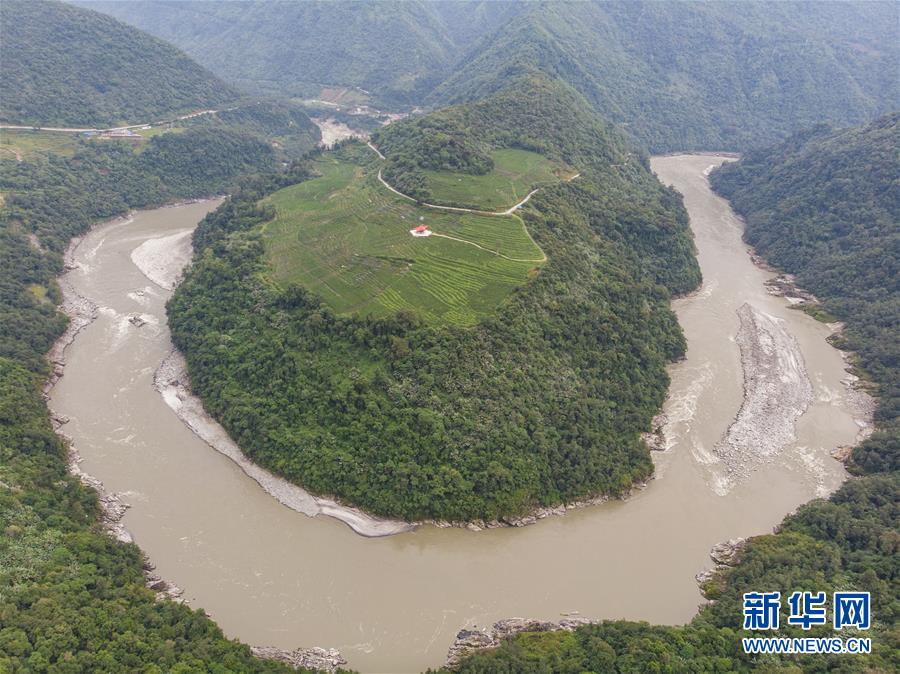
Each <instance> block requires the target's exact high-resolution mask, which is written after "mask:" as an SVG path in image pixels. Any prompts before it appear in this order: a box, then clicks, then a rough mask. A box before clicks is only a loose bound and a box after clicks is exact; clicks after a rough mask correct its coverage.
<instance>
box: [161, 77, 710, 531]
mask: <svg viewBox="0 0 900 674" xmlns="http://www.w3.org/2000/svg"><path fill="white" fill-rule="evenodd" d="M432 127H440V128H444V129H450V130H452V131H453V134H454V137H455V138H457V139H458V140H459V141H460V143H461V145H462V146H464V147H467V148H473V149H476V150H477V152H484V153H485V156H486V157H488V158H490V157H491V155H492V153H495V152H496V151H498V150H506V149H518V150H528V151H529V152H531V153H540V154H541V155H542V156H543V157H545V158H546V159H547V160H548V161H551V162H558V163H564V164H565V165H567V166H570V167H573V168H575V169H577V170H580V171H581V172H582V176H581V177H580V178H579V179H578V180H573V181H569V182H566V181H562V180H559V181H557V182H555V183H553V184H551V185H547V186H545V187H544V188H542V189H541V190H540V191H539V192H538V193H537V194H535V195H534V197H533V198H532V199H531V200H530V201H529V202H528V204H527V205H526V206H525V207H523V208H522V209H520V210H519V211H517V214H518V216H519V217H520V218H521V220H519V219H518V218H516V217H508V216H502V217H501V216H484V217H480V218H478V217H474V218H473V217H469V215H465V216H462V217H460V216H459V215H457V214H454V213H452V212H450V213H446V214H443V215H442V214H440V213H438V212H436V211H435V209H429V208H422V207H417V206H415V205H414V204H413V203H412V202H410V201H408V200H405V199H402V198H401V197H397V196H396V195H394V194H393V193H391V192H389V191H388V190H387V188H386V187H384V186H383V185H381V184H380V183H379V182H377V177H376V176H374V175H373V171H374V169H375V168H376V166H377V164H378V161H379V160H378V159H377V158H376V156H375V154H374V153H372V152H370V151H369V150H368V149H367V148H365V147H364V146H362V145H361V144H347V145H345V146H344V147H342V148H340V149H339V150H338V152H337V153H336V154H327V155H325V156H324V157H323V158H322V159H321V160H319V161H318V162H317V163H316V164H314V165H313V166H312V167H311V168H312V169H313V170H314V171H316V172H318V173H319V174H320V175H321V177H318V178H316V177H313V178H312V179H311V180H307V181H304V182H300V183H299V184H296V185H287V186H286V185H285V184H284V180H283V179H278V180H273V181H272V182H271V183H269V184H268V185H266V184H264V183H259V184H257V185H255V187H254V189H253V190H250V189H246V190H244V191H243V192H242V193H241V194H240V195H238V197H237V198H233V199H232V200H231V201H230V202H229V203H227V204H226V205H224V206H223V207H222V208H221V209H220V210H219V211H218V212H217V213H215V214H213V215H211V216H210V217H208V218H207V219H206V220H205V221H204V222H203V223H201V225H200V227H199V228H198V230H197V232H196V234H195V237H194V245H195V249H196V251H197V254H198V258H197V259H198V262H197V263H196V264H195V265H194V266H193V267H192V269H191V271H190V272H189V273H188V275H187V277H186V279H185V281H184V283H183V284H182V285H181V286H180V287H179V289H178V290H177V291H176V293H175V295H174V296H173V298H172V300H171V301H170V303H169V320H170V325H171V327H172V334H173V339H174V341H175V343H176V344H177V345H178V346H179V348H180V349H181V350H182V351H183V352H184V354H185V356H186V358H187V361H188V366H189V369H190V375H191V382H192V385H193V386H194V389H195V391H197V393H198V394H199V395H200V396H201V397H202V398H203V399H204V403H205V405H206V406H207V409H208V410H209V411H210V413H211V414H213V415H214V416H215V417H216V418H217V419H218V420H219V421H221V422H222V424H223V425H224V426H225V427H226V428H227V429H228V431H229V433H230V434H231V435H232V437H234V438H235V440H236V441H237V442H239V443H240V444H241V447H242V448H243V449H244V450H245V451H246V452H247V453H248V454H249V455H250V456H252V457H253V458H254V460H255V461H258V462H259V463H261V464H263V465H265V466H266V467H268V468H270V469H272V470H275V471H277V472H278V473H280V474H282V475H284V476H286V477H287V478H289V479H292V480H295V481H297V482H299V483H301V484H303V485H304V486H306V487H308V488H310V489H311V490H312V491H314V492H317V493H324V494H334V495H337V496H339V497H340V498H342V499H344V500H345V501H347V502H350V503H354V504H356V505H359V506H362V507H364V508H366V509H369V510H371V511H374V512H377V513H381V514H386V515H395V516H402V517H406V518H410V519H420V518H426V517H438V518H446V519H454V520H467V519H472V518H486V519H492V518H496V517H502V516H511V515H516V514H521V513H524V512H526V511H527V510H529V509H530V508H532V507H534V506H536V505H539V504H549V503H559V502H561V501H568V500H571V499H573V498H577V497H580V496H584V495H587V494H596V493H604V494H621V493H624V492H626V491H627V490H628V489H629V488H630V487H631V486H632V485H633V484H634V482H635V481H637V480H642V479H644V478H646V477H647V476H648V475H649V474H650V472H651V471H652V464H651V461H650V457H649V451H648V449H647V448H646V446H645V445H644V444H643V442H642V441H641V440H640V437H639V434H640V433H641V432H642V431H644V430H646V429H647V428H648V426H649V423H650V419H651V417H652V416H653V415H654V414H655V413H656V412H657V411H658V409H659V406H660V404H661V403H662V400H663V398H664V397H665V390H666V386H667V384H668V378H667V376H666V371H665V366H666V363H667V362H668V361H669V360H670V359H672V358H676V357H678V356H679V355H680V354H681V353H683V349H684V340H683V337H682V335H681V332H680V330H679V328H678V325H677V322H676V320H675V316H674V314H672V312H671V310H670V309H669V304H668V301H669V297H670V293H673V292H684V291H687V290H690V289H692V288H694V287H695V286H696V284H697V283H698V282H699V270H698V268H697V265H696V261H695V259H694V255H693V245H692V241H691V237H690V233H689V230H688V226H687V217H686V214H685V212H684V209H683V207H682V205H681V202H680V199H679V197H678V196H677V195H676V194H675V193H674V192H672V191H670V190H667V189H664V188H663V187H661V186H660V185H659V183H658V182H657V181H656V180H655V178H654V177H653V176H652V175H651V174H650V172H649V170H648V168H647V166H646V163H645V160H644V159H642V158H640V157H638V156H636V155H634V154H632V150H631V149H630V147H629V145H628V144H627V143H626V142H625V140H624V139H623V137H622V136H621V135H620V134H618V133H617V132H615V131H613V130H612V129H611V128H610V127H609V126H607V125H606V124H605V123H604V122H603V121H602V120H600V119H599V118H597V117H596V116H595V115H594V113H592V112H591V111H590V108H589V107H588V106H587V104H586V103H585V102H584V101H583V100H582V99H580V98H579V97H578V95H577V94H575V93H574V92H573V91H571V90H570V89H568V88H567V87H565V86H564V85H561V84H558V83H551V82H549V81H547V80H544V79H540V78H537V79H532V80H522V81H520V82H516V83H512V85H511V87H510V88H509V89H508V90H506V91H504V92H502V93H500V94H498V95H497V96H495V97H493V98H491V99H489V100H486V101H482V102H479V103H477V104H473V105H470V106H462V107H458V108H450V109H447V110H443V111H440V112H438V113H434V114H433V115H429V116H426V117H420V118H416V119H412V120H408V121H404V122H401V123H397V124H396V125H391V126H390V127H387V128H386V129H385V130H384V131H383V132H380V133H379V134H378V137H377V142H378V144H379V147H382V148H383V150H382V151H383V152H384V153H385V154H386V156H387V162H386V164H383V165H384V166H385V167H386V168H387V167H392V168H393V169H394V171H393V172H392V175H396V176H397V177H398V178H400V179H401V181H402V179H403V172H404V170H410V171H413V172H415V171H416V170H419V169H418V168H417V167H419V166H421V165H422V164H428V163H429V157H431V155H430V154H429V153H428V152H426V151H425V148H427V147H431V145H430V141H432V140H434V138H433V137H432V136H431V135H430V134H429V133H428V132H427V131H424V130H427V129H428V128H432ZM461 129H465V130H466V131H465V133H464V134H463V132H462V131H460V130H461ZM417 139H421V140H425V141H428V142H427V143H426V144H425V145H419V146H418V150H417V143H418V140H417ZM359 153H366V154H365V155H362V156H365V157H368V158H369V159H368V162H370V164H365V163H364V162H365V160H363V159H362V156H360V154H359ZM463 157H469V158H470V159H471V158H472V157H471V156H469V155H466V154H465V153H464V154H463ZM459 159H460V157H455V158H453V157H450V156H449V155H448V161H449V162H450V163H451V164H453V165H456V166H459V165H460V162H459V161H457V160H459ZM404 166H405V167H407V168H406V169H404V168H403V167H404ZM457 172H458V173H460V174H463V175H465V174H466V171H465V170H460V168H457ZM470 173H471V171H470ZM277 190H281V191H277ZM273 192H274V194H272V193H273ZM270 194H271V195H272V196H268V195H270ZM335 202H336V203H335ZM419 217H424V218H426V220H425V223H426V224H428V225H429V226H433V227H434V232H435V234H440V233H441V232H444V231H455V233H456V234H458V235H459V238H460V239H467V240H468V241H470V242H475V241H480V242H482V243H483V244H484V248H487V249H490V250H481V251H479V249H477V248H474V247H472V246H471V245H469V244H467V243H461V242H459V241H447V242H444V241H440V240H436V241H432V240H433V239H436V238H437V237H436V235H432V236H430V237H427V238H413V237H411V236H410V235H409V232H408V229H409V227H410V225H411V224H418V223H420V222H422V221H420V220H419ZM398 219H399V222H398ZM522 223H524V228H523V227H522ZM454 228H455V229H454ZM526 229H527V233H528V234H530V236H531V237H533V239H534V242H535V243H536V244H537V246H538V247H539V249H540V250H541V251H543V252H544V253H545V254H546V256H547V261H546V263H544V264H543V265H539V263H537V262H534V261H532V262H528V263H524V264H522V265H521V266H518V267H517V266H515V265H509V264H507V262H511V260H508V259H505V258H503V259H499V256H497V255H495V254H494V253H495V252H496V251H495V250H494V249H495V248H498V247H499V249H500V250H501V251H507V252H509V253H510V255H509V257H513V256H514V255H513V253H515V255H516V256H517V255H523V254H524V253H525V252H528V254H529V256H530V255H533V254H534V253H538V250H537V249H533V248H531V246H532V244H530V242H529V241H528V240H527V239H526V238H524V237H523V236H522V235H523V234H524V233H525V231H526ZM260 232H261V233H262V234H261V236H260ZM511 237H513V238H511ZM422 244H424V245H422ZM445 244H453V245H445ZM532 250H533V251H534V253H532V252H531V251H532ZM532 259H534V258H532ZM404 261H405V264H406V265H407V266H406V267H405V268H404V267H403V266H402V264H401V263H403V262H404ZM394 265H396V266H394ZM538 267H539V269H538ZM516 269H518V271H517V272H516ZM513 272H514V273H516V274H518V276H513V277H511V280H513V281H514V282H515V283H514V284H511V283H510V284H509V285H518V287H516V288H515V289H512V288H509V287H508V286H507V287H504V285H503V284H507V283H508V282H507V281H503V283H499V280H502V278H499V277H498V274H503V275H506V274H508V273H513ZM273 274H274V276H275V280H276V283H274V284H273V283H272V275H273ZM407 277H408V279H407ZM292 280H294V281H297V283H296V284H291V283H290V281H292ZM486 283H487V285H485V284H486ZM391 284H394V285H393V286H392V287H393V288H394V289H396V290H397V291H398V295H399V296H400V297H402V298H404V299H405V302H404V303H403V304H402V305H397V306H392V305H391V304H390V303H389V302H388V303H384V302H381V303H380V307H379V309H378V311H374V312H372V311H370V312H369V313H366V312H367V311H368V308H371V306H372V301H373V300H372V298H373V297H375V298H377V299H378V300H381V298H382V295H383V294H385V293H383V290H382V288H385V287H391ZM472 284H474V285H472ZM379 293H382V294H379ZM504 294H505V297H504ZM354 302H356V303H357V304H354ZM443 305H446V307H448V309H447V310H445V313H444V315H443V316H440V315H438V316H437V318H438V319H440V320H435V316H433V314H434V313H436V312H437V311H438V309H437V308H438V307H442V306H443ZM354 309H355V311H354ZM462 312H467V313H468V314H469V315H472V316H474V317H476V318H477V319H478V320H477V322H474V323H473V322H472V321H471V320H465V321H463V320H459V316H460V315H461V313H462ZM361 314H363V315H361ZM448 314H449V315H448ZM462 326H465V327H462ZM250 354H252V356H251V355H250Z"/></svg>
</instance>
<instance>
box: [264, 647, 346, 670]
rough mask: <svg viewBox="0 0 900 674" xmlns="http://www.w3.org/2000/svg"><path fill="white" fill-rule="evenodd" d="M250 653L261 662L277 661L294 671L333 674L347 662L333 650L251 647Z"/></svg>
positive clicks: (338, 652)
mask: <svg viewBox="0 0 900 674" xmlns="http://www.w3.org/2000/svg"><path fill="white" fill-rule="evenodd" d="M250 651H251V652H252V653H253V655H255V656H256V657H258V658H262V659H263V660H277V661H279V662H284V663H285V664H288V665H290V666H291V667H293V668H294V669H298V668H300V667H305V668H306V669H313V670H316V671H323V672H329V673H330V674H333V672H335V671H336V670H337V669H338V667H341V666H342V665H346V664H347V661H346V660H344V658H343V656H341V654H340V651H338V650H337V649H335V648H328V649H325V648H319V647H313V648H298V649H296V650H293V651H289V650H286V649H283V648H275V647H274V646H251V647H250Z"/></svg>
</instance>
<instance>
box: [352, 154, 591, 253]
mask: <svg viewBox="0 0 900 674" xmlns="http://www.w3.org/2000/svg"><path fill="white" fill-rule="evenodd" d="M366 145H368V146H369V149H371V150H372V151H373V152H374V153H375V154H377V155H378V157H379V159H382V160H386V159H387V157H385V156H384V155H383V154H381V151H380V150H379V149H378V148H377V147H375V146H374V145H372V143H371V142H367V143H366ZM381 171H382V170H381V169H378V180H379V182H381V184H382V185H384V186H385V187H387V188H388V189H389V190H390V191H391V192H393V193H394V194H396V195H397V196H399V197H403V198H404V199H407V200H409V201H412V202H414V203H416V204H418V205H419V206H425V207H426V208H435V209H438V210H441V211H453V212H456V213H473V214H475V215H501V216H502V215H512V216H516V211H517V210H519V209H520V208H521V207H522V206H524V205H525V204H526V203H528V201H529V200H530V199H531V197H533V196H534V195H535V193H536V192H538V191H539V190H540V189H541V188H540V187H536V188H535V189H533V190H531V191H530V192H529V193H528V194H526V195H525V198H524V199H522V200H521V201H520V202H518V203H517V204H515V205H513V206H510V207H509V208H507V209H506V210H505V211H481V210H478V209H476V208H461V207H459V206H441V205H439V204H429V203H428V202H425V201H419V200H418V199H416V198H415V197H411V196H409V195H408V194H404V193H403V192H401V191H400V190H398V189H397V188H395V187H394V186H392V185H391V184H390V183H389V182H388V181H387V180H385V179H384V176H383V175H382V173H381ZM580 175H581V173H576V174H575V175H573V176H572V177H571V178H567V179H566V182H572V181H573V180H575V178H577V177H578V176H580ZM516 217H518V216H516ZM519 221H520V222H521V223H522V229H524V230H525V236H527V237H528V239H529V240H530V241H531V243H533V244H534V245H535V247H536V248H537V249H538V250H540V251H541V257H539V258H534V259H530V258H529V259H525V258H516V257H508V256H506V255H503V254H502V253H498V252H496V251H493V250H491V249H490V248H485V247H484V246H480V245H478V244H477V243H475V242H473V241H467V240H466V239H460V238H458V237H455V236H448V235H447V234H439V233H437V232H432V236H437V237H440V238H442V239H450V240H451V241H459V242H460V243H466V244H469V245H470V246H475V247H476V248H480V249H481V250H484V251H487V252H488V253H492V254H494V255H496V256H497V257H502V258H503V259H504V260H510V261H512V262H546V261H547V255H546V253H544V251H543V250H542V249H541V247H540V246H538V245H537V242H535V240H534V239H533V238H532V237H531V233H530V232H529V231H528V228H527V227H526V226H525V222H524V221H523V220H522V219H521V218H519Z"/></svg>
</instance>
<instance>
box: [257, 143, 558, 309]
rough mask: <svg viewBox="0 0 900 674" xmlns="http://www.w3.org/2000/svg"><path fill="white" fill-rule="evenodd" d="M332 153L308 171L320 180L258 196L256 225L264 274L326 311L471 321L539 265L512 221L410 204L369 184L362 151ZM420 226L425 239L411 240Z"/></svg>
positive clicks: (368, 154) (536, 252)
mask: <svg viewBox="0 0 900 674" xmlns="http://www.w3.org/2000/svg"><path fill="white" fill-rule="evenodd" d="M339 156H340V158H338V157H336V156H334V155H331V154H329V155H328V156H326V157H325V158H323V159H321V160H319V161H317V162H316V163H315V164H314V165H313V169H314V170H315V171H316V172H317V173H321V174H322V175H321V177H319V178H314V179H312V180H308V181H306V182H303V183H300V184H298V185H293V186H291V187H287V188H285V189H283V190H280V191H278V192H276V193H275V194H273V195H272V196H271V197H269V198H268V199H266V200H265V202H264V204H265V205H271V206H272V207H273V208H274V209H275V213H276V216H275V218H274V219H273V220H272V222H270V223H267V224H266V225H265V227H264V228H263V233H264V236H265V242H266V250H267V254H268V258H269V260H270V261H271V263H272V266H273V276H274V278H275V279H276V280H277V281H278V282H279V283H281V284H283V285H286V284H290V283H299V284H301V285H303V286H304V287H306V288H308V289H310V290H312V291H313V292H315V293H316V294H318V295H320V296H321V297H322V300H323V301H324V302H325V303H327V304H328V305H329V306H330V307H331V308H332V309H333V310H334V311H335V312H336V313H338V314H354V315H359V316H370V317H386V316H390V315H393V314H395V313H396V312H398V311H410V312H414V313H415V314H417V315H418V316H420V317H421V318H422V319H423V320H425V321H427V322H432V323H434V322H437V323H451V324H455V325H462V326H468V325H473V324H475V323H477V322H478V320H479V319H481V318H484V317H485V316H489V315H490V314H491V313H493V311H494V309H495V308H496V306H497V304H499V303H500V302H501V301H502V300H503V299H504V298H505V297H506V296H507V295H508V294H509V293H510V292H511V291H512V290H513V289H514V288H516V287H517V286H519V285H521V284H523V283H524V282H525V281H526V280H527V279H528V276H529V274H530V273H533V272H536V269H537V267H539V266H540V265H541V264H542V263H543V261H544V256H543V253H542V252H541V250H540V249H539V248H538V247H537V246H536V245H535V244H534V242H533V241H532V240H531V238H530V237H529V236H528V232H527V231H526V230H525V225H524V223H523V222H522V219H521V218H519V217H518V216H516V215H508V216H490V215H476V214H469V213H466V214H461V213H451V212H447V211H440V210H436V209H430V208H424V207H419V206H416V205H415V204H414V203H412V202H410V201H408V200H405V199H403V198H402V197H400V196H397V195H396V194H394V193H392V192H391V191H390V190H388V189H387V188H386V187H385V186H384V185H383V184H381V183H380V182H379V181H378V179H377V171H378V167H377V166H375V165H374V164H373V162H372V161H371V160H372V159H373V158H374V156H375V155H374V153H373V152H372V151H371V150H369V149H368V148H366V147H365V146H361V145H358V146H356V147H354V148H347V149H345V150H344V151H343V152H341V153H340V155H339ZM420 225H425V226H427V227H428V228H429V232H430V233H431V235H430V236H427V237H413V236H411V235H410V230H411V229H413V228H414V227H416V226H420Z"/></svg>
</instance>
